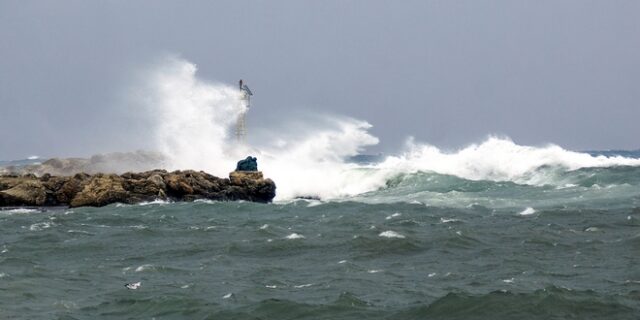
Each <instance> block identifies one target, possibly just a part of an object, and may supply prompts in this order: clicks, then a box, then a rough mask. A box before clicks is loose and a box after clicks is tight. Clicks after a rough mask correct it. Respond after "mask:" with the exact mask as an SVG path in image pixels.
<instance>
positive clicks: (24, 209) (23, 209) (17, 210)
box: [0, 208, 39, 215]
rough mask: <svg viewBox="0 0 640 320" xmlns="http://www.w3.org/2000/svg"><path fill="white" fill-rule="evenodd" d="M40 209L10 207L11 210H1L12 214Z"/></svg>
mask: <svg viewBox="0 0 640 320" xmlns="http://www.w3.org/2000/svg"><path fill="white" fill-rule="evenodd" d="M38 211H39V210H36V209H27V208H16V209H10V210H2V211H0V212H4V213H7V214H9V215H11V214H16V213H18V214H19V213H33V212H38Z"/></svg>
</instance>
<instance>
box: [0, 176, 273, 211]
mask: <svg viewBox="0 0 640 320" xmlns="http://www.w3.org/2000/svg"><path fill="white" fill-rule="evenodd" d="M275 190H276V185H275V183H274V182H273V181H272V180H271V179H264V177H263V176H262V172H259V171H246V172H245V171H234V172H232V173H231V174H230V179H223V178H218V177H215V176H212V175H210V174H208V173H206V172H203V171H193V170H186V171H174V172H167V171H165V170H152V171H145V172H139V173H132V172H128V173H124V174H122V175H117V174H103V173H98V174H95V175H89V174H86V173H78V174H76V175H74V176H52V175H49V174H45V175H43V176H41V177H36V176H35V175H33V174H29V175H23V176H18V175H10V176H9V175H6V176H0V206H61V205H68V206H71V207H81V206H94V207H100V206H105V205H108V204H111V203H117V202H119V203H138V202H142V201H152V200H157V199H160V200H174V201H193V200H197V199H211V200H247V201H255V202H270V201H271V200H272V199H273V198H274V197H275Z"/></svg>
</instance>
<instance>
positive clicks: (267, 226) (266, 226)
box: [260, 223, 269, 230]
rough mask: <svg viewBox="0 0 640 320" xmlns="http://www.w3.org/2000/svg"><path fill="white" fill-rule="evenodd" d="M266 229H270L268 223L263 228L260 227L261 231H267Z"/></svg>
mask: <svg viewBox="0 0 640 320" xmlns="http://www.w3.org/2000/svg"><path fill="white" fill-rule="evenodd" d="M266 228H269V225H268V224H266V223H265V224H263V225H262V226H260V230H264V229H266Z"/></svg>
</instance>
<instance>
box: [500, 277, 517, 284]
mask: <svg viewBox="0 0 640 320" xmlns="http://www.w3.org/2000/svg"><path fill="white" fill-rule="evenodd" d="M513 280H514V279H513V278H511V279H504V280H502V282H504V283H513Z"/></svg>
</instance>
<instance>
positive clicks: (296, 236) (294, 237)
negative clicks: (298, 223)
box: [285, 232, 304, 239]
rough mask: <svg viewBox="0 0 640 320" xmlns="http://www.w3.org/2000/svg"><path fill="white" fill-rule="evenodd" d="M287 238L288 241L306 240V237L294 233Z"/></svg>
mask: <svg viewBox="0 0 640 320" xmlns="http://www.w3.org/2000/svg"><path fill="white" fill-rule="evenodd" d="M285 238H287V239H304V236H303V235H301V234H297V233H295V232H294V233H292V234H290V235H288V236H286V237H285Z"/></svg>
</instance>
